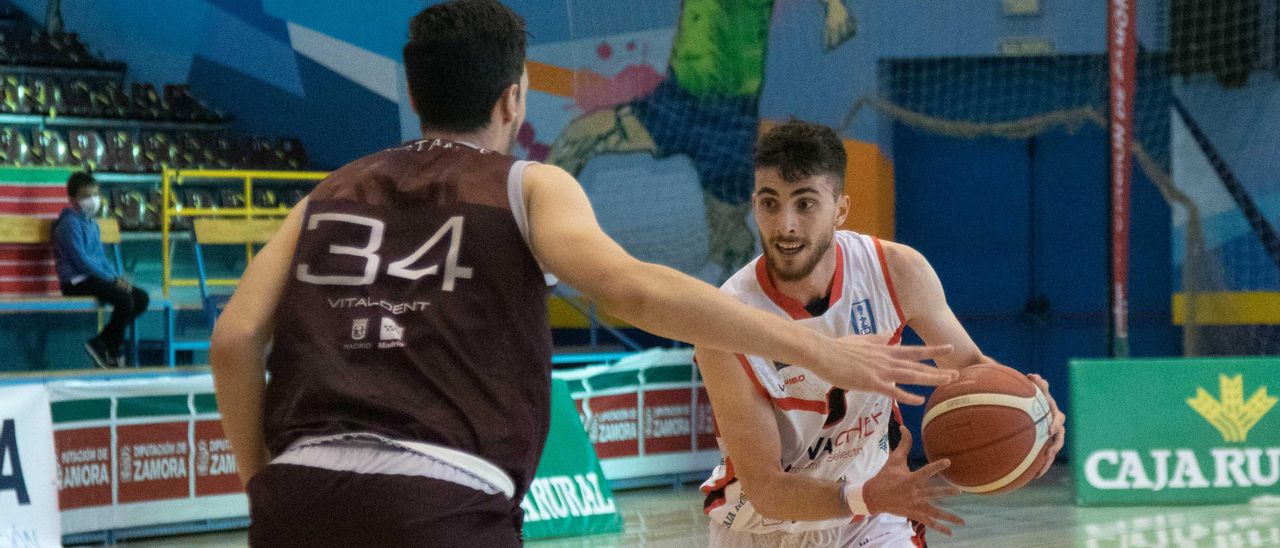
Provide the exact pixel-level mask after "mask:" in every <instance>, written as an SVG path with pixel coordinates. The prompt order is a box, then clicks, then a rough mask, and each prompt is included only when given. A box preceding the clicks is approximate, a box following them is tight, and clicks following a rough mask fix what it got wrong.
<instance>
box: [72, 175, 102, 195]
mask: <svg viewBox="0 0 1280 548" xmlns="http://www.w3.org/2000/svg"><path fill="white" fill-rule="evenodd" d="M97 184H98V181H95V180H94V179H93V175H89V174H88V173H86V172H84V171H77V172H75V173H72V174H71V177H70V178H69V179H67V196H70V197H72V198H75V197H76V194H78V193H79V192H80V189H82V188H85V187H90V186H96V185H97Z"/></svg>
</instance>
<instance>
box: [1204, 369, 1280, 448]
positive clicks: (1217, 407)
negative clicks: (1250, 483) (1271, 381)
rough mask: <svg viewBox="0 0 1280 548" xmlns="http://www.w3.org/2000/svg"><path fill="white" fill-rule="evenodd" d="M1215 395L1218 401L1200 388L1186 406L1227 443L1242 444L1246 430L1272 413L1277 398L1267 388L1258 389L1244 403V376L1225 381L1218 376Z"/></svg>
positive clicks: (1247, 433)
mask: <svg viewBox="0 0 1280 548" xmlns="http://www.w3.org/2000/svg"><path fill="white" fill-rule="evenodd" d="M1218 391H1219V397H1220V398H1221V399H1214V398H1213V396H1210V395H1209V392H1208V391H1206V390H1205V389H1204V388H1203V387H1199V386H1197V387H1196V397H1194V398H1187V405H1190V406H1191V408H1192V409H1194V410H1195V411H1196V413H1199V414H1200V416H1201V417H1204V420H1206V421H1209V424H1212V425H1213V427H1214V428H1217V429H1218V433H1220V434H1222V439H1223V440H1224V441H1227V442H1243V441H1245V439H1246V438H1247V437H1248V436H1249V430H1251V429H1252V428H1253V426H1254V425H1255V424H1258V421H1259V420H1262V417H1263V416H1265V415H1266V414H1267V412H1268V411H1271V407H1272V406H1274V405H1275V404H1276V398H1275V397H1272V396H1268V395H1267V387H1265V386H1262V387H1259V388H1258V390H1257V391H1255V392H1254V393H1253V395H1252V396H1250V397H1249V401H1245V399H1244V375H1236V376H1234V377H1228V376H1226V375H1222V374H1219V375H1218Z"/></svg>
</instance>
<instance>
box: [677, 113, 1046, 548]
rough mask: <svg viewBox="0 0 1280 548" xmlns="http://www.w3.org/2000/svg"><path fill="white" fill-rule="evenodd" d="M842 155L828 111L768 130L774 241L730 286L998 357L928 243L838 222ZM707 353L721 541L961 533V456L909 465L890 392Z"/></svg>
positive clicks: (909, 542) (761, 209)
mask: <svg viewBox="0 0 1280 548" xmlns="http://www.w3.org/2000/svg"><path fill="white" fill-rule="evenodd" d="M845 161H846V157H845V152H844V149H843V147H842V146H841V143H840V139H839V138H838V137H837V136H836V134H835V132H833V131H831V130H830V129H829V128H826V127H823V126H818V125H813V124H808V123H804V122H799V121H791V122H788V123H787V124H785V125H782V126H779V127H777V128H775V129H773V130H772V131H770V132H769V133H768V134H766V135H765V136H764V137H763V138H761V140H760V142H759V143H758V145H757V149H756V173H755V177H756V183H755V196H754V198H753V200H754V203H753V208H754V213H755V218H756V223H757V224H758V225H759V228H760V239H761V243H762V245H763V247H764V254H763V255H762V256H760V257H757V258H756V259H755V260H754V261H752V262H751V263H749V264H748V265H747V266H745V267H743V269H742V270H740V271H738V273H737V274H735V275H734V276H733V277H732V278H730V279H729V280H728V281H727V282H725V284H724V286H723V287H722V288H721V289H722V290H723V291H724V292H726V293H728V294H730V295H732V296H734V297H735V298H737V299H738V300H740V301H742V302H744V303H746V304H748V305H751V306H754V307H757V308H760V309H762V310H765V311H767V312H770V313H772V314H775V315H777V316H781V317H784V318H789V319H791V320H793V321H795V322H796V323H798V324H800V325H803V326H805V327H808V328H810V329H813V330H815V331H818V332H820V333H823V334H826V335H828V336H832V337H841V336H846V335H878V336H881V337H883V340H884V341H885V342H886V343H888V344H889V345H896V344H899V342H900V341H901V339H902V331H903V329H904V328H905V327H907V326H910V327H911V328H912V329H913V330H914V331H915V332H916V333H917V334H918V335H920V337H921V338H922V339H924V341H925V342H926V343H927V344H931V345H951V346H953V347H954V348H955V351H954V352H952V353H950V354H948V355H946V356H940V357H938V358H936V360H935V361H936V362H937V364H938V365H939V366H940V367H942V368H946V369H959V368H962V367H965V366H968V365H972V364H976V363H980V362H985V361H991V360H990V359H989V358H987V357H986V356H984V355H983V354H982V352H981V351H980V350H978V347H977V346H976V345H975V344H974V343H973V340H971V339H970V338H969V335H968V334H967V333H965V330H964V328H963V327H961V326H960V323H959V322H958V321H957V320H956V317H955V315H954V314H953V313H952V312H951V309H950V308H949V307H948V306H947V302H946V299H945V297H944V295H943V292H942V285H941V284H940V283H939V281H938V276H937V274H935V273H934V271H933V268H932V267H930V266H929V263H928V261H926V260H925V258H924V257H923V256H922V255H920V254H919V253H918V252H916V251H915V250H913V249H911V248H910V247H907V246H905V245H901V244H896V243H893V242H883V241H880V240H878V239H876V238H874V237H871V236H865V235H862V234H857V233H854V232H850V231H844V230H838V229H837V227H839V226H840V225H841V224H842V223H843V222H844V220H845V217H846V216H847V215H848V213H849V198H848V197H847V196H844V188H843V187H844V181H843V174H844V170H845ZM697 358H698V364H699V366H700V369H701V371H702V374H703V378H704V380H705V383H706V387H707V392H708V394H709V395H710V398H711V403H712V407H713V409H714V411H715V419H716V425H717V433H718V440H719V443H720V449H721V452H722V454H723V455H724V459H723V462H722V464H721V465H720V466H719V467H717V468H716V470H715V471H714V473H713V475H712V477H711V478H710V479H708V480H707V482H706V483H705V484H703V487H702V488H703V491H704V492H705V493H706V494H707V497H706V502H705V508H704V511H705V512H706V513H707V515H708V516H709V517H710V518H711V523H710V528H711V531H710V539H711V545H712V546H717V547H746V546H792V545H794V546H856V547H867V546H924V527H925V526H928V527H931V528H934V529H937V530H939V531H941V532H943V533H945V534H948V535H949V534H950V533H951V530H950V528H949V527H948V524H947V522H950V523H953V524H963V523H964V522H963V520H961V519H960V518H959V517H958V516H956V515H954V514H951V513H948V512H946V511H944V510H942V509H940V508H938V507H937V506H935V502H936V501H937V499H939V498H942V497H946V496H950V495H954V494H957V493H958V492H959V491H958V490H957V489H956V488H954V487H950V486H942V485H939V484H938V482H936V481H931V478H932V477H933V476H934V475H935V474H937V473H938V472H939V471H941V470H943V469H945V468H946V467H947V466H948V465H949V464H950V463H949V462H948V461H946V460H940V461H938V462H933V463H930V464H929V465H927V466H925V467H923V468H921V469H919V470H917V471H915V472H911V471H910V470H908V468H907V463H906V456H907V453H908V451H910V447H911V437H910V434H909V433H908V432H907V430H906V429H905V428H903V427H902V426H901V418H900V416H899V415H898V412H897V407H896V405H895V403H894V401H893V399H891V398H889V397H887V396H884V395H882V394H876V393H871V392H862V391H856V390H854V391H845V390H841V389H839V388H836V387H833V386H832V385H831V384H829V383H827V382H825V381H823V380H822V379H820V378H819V377H818V376H817V375H814V374H813V372H812V371H810V370H808V369H806V368H804V367H801V366H798V365H793V364H787V363H783V362H780V361H776V360H770V359H767V358H765V357H760V356H754V355H749V354H734V353H732V352H725V351H723V350H719V349H712V348H709V347H698V349H697ZM1030 378H1031V380H1032V381H1033V382H1035V383H1036V384H1037V385H1039V386H1040V389H1041V390H1043V391H1044V393H1045V394H1048V393H1049V387H1048V384H1047V383H1046V382H1045V381H1044V380H1043V379H1041V378H1040V377H1039V376H1038V375H1031V376H1030ZM1050 406H1051V409H1052V412H1053V424H1052V426H1051V428H1050V435H1051V439H1050V441H1049V443H1048V444H1046V445H1047V447H1046V449H1045V451H1048V452H1050V453H1051V454H1056V453H1057V452H1058V450H1059V449H1061V447H1062V443H1063V436H1064V429H1063V423H1064V416H1063V415H1062V413H1061V412H1060V411H1058V407H1057V405H1056V404H1054V403H1053V400H1052V398H1050ZM1052 461H1053V458H1052V457H1050V458H1049V460H1048V461H1047V462H1050V463H1051V462H1052ZM1047 470H1048V464H1046V465H1045V468H1044V469H1042V470H1040V472H1039V475H1043V474H1044V473H1045V471H1047ZM909 520H911V521H909ZM913 522H914V523H913Z"/></svg>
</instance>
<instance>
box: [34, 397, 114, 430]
mask: <svg viewBox="0 0 1280 548" xmlns="http://www.w3.org/2000/svg"><path fill="white" fill-rule="evenodd" d="M49 411H50V413H51V414H52V415H53V422H54V423H55V424H56V423H62V422H78V421H92V420H108V419H110V418H111V399H110V398H96V399H91V400H67V401H55V402H53V403H51V404H50V405H49Z"/></svg>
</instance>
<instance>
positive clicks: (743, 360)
mask: <svg viewBox="0 0 1280 548" xmlns="http://www.w3.org/2000/svg"><path fill="white" fill-rule="evenodd" d="M734 356H737V357H738V363H740V364H742V370H743V371H746V372H747V378H749V379H751V384H753V385H755V387H756V392H759V393H760V395H761V396H764V397H765V398H768V397H769V391H768V390H765V389H764V385H762V384H760V379H757V378H756V370H755V369H753V368H752V367H751V362H749V361H747V357H746V356H744V355H742V354H734Z"/></svg>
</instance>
